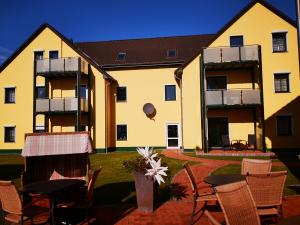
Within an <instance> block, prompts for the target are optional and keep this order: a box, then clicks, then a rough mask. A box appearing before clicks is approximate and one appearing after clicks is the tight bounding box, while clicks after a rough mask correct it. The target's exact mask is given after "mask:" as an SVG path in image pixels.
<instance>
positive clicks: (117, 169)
mask: <svg viewBox="0 0 300 225" xmlns="http://www.w3.org/2000/svg"><path fill="white" fill-rule="evenodd" d="M135 156H137V153H135V152H125V153H124V152H114V153H109V154H94V155H90V162H91V167H92V168H97V167H99V166H101V167H102V171H101V173H100V175H99V178H98V179H97V182H96V184H95V193H94V195H95V202H96V203H97V204H115V203H135V202H136V199H135V186H134V177H133V175H132V174H131V173H128V172H126V171H125V169H124V168H123V165H122V162H123V161H124V160H128V159H132V158H134V157H135ZM163 161H165V162H166V163H167V164H168V167H169V173H168V177H167V178H166V179H165V181H166V183H164V184H162V185H161V186H160V188H159V191H158V196H159V197H158V200H159V201H165V200H167V199H169V197H170V190H169V184H170V182H171V178H172V176H174V175H175V174H176V173H177V172H178V171H179V170H180V169H181V168H182V164H183V163H184V162H183V161H180V160H175V159H169V158H164V157H163ZM23 168H24V164H23V158H22V157H21V156H19V155H0V180H13V181H14V182H15V184H16V186H17V188H19V187H20V175H21V173H22V171H23Z"/></svg>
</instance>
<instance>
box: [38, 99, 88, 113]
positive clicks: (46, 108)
mask: <svg viewBox="0 0 300 225" xmlns="http://www.w3.org/2000/svg"><path fill="white" fill-rule="evenodd" d="M80 106H81V111H82V112H88V101H87V99H81V102H80ZM77 108H78V102H77V98H53V99H48V98H46V99H36V112H38V113H49V112H75V111H77Z"/></svg>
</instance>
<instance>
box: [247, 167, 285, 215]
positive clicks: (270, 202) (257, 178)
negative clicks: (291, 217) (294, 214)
mask: <svg viewBox="0 0 300 225" xmlns="http://www.w3.org/2000/svg"><path fill="white" fill-rule="evenodd" d="M286 177H287V171H278V172H270V173H267V174H248V175H247V182H248V185H249V188H250V190H251V193H252V195H253V198H254V201H255V203H256V206H257V207H258V214H259V215H260V216H277V218H278V219H279V218H280V217H281V216H282V213H283V211H282V198H283V189H284V184H285V180H286Z"/></svg>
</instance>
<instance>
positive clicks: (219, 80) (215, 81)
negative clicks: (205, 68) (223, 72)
mask: <svg viewBox="0 0 300 225" xmlns="http://www.w3.org/2000/svg"><path fill="white" fill-rule="evenodd" d="M206 88H207V90H226V89H227V77H226V76H213V77H207V78H206Z"/></svg>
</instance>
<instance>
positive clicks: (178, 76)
mask: <svg viewBox="0 0 300 225" xmlns="http://www.w3.org/2000/svg"><path fill="white" fill-rule="evenodd" d="M174 74H175V79H176V80H179V85H180V123H181V126H180V131H181V151H182V152H184V142H183V101H182V74H183V70H182V68H179V69H177V70H176V71H175V73H174Z"/></svg>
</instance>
